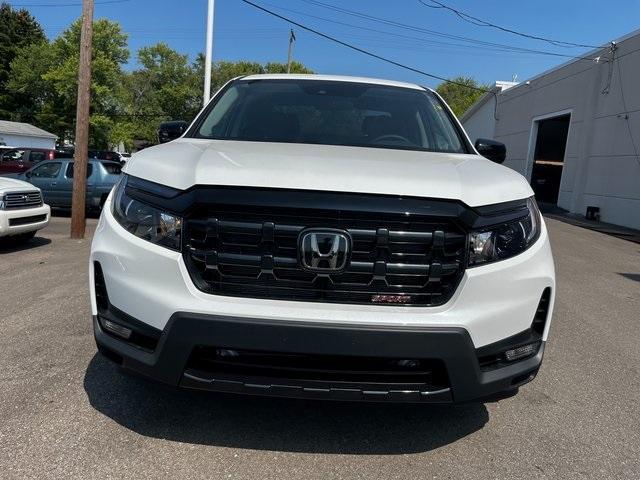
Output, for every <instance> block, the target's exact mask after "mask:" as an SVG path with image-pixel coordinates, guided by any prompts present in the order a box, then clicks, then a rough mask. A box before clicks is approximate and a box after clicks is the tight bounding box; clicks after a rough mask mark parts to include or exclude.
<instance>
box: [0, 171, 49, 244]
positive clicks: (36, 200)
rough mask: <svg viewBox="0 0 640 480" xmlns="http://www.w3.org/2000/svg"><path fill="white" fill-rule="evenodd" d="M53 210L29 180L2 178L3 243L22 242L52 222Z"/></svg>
mask: <svg viewBox="0 0 640 480" xmlns="http://www.w3.org/2000/svg"><path fill="white" fill-rule="evenodd" d="M50 217H51V209H50V208H49V205H46V204H45V203H44V202H43V201H42V192H41V191H40V189H39V188H37V187H34V186H33V185H31V184H30V183H27V182H23V181H22V180H16V179H14V178H7V177H0V242H7V241H9V242H15V243H22V242H28V241H29V240H31V239H32V238H33V237H34V236H35V234H36V232H37V231H38V230H40V229H42V228H44V227H46V226H47V225H48V224H49V218H50Z"/></svg>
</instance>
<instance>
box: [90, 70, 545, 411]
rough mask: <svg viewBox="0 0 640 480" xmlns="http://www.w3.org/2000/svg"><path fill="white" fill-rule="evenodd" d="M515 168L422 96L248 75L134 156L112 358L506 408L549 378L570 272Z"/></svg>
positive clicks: (160, 372)
mask: <svg viewBox="0 0 640 480" xmlns="http://www.w3.org/2000/svg"><path fill="white" fill-rule="evenodd" d="M505 155H506V147H505V146H504V145H503V144H500V143H498V142H495V141H492V140H478V141H477V142H476V144H475V145H472V144H471V142H470V141H469V138H468V137H467V135H466V134H465V132H464V130H463V129H462V127H461V126H460V123H459V122H458V121H457V119H456V118H455V117H454V115H453V114H452V113H451V110H450V109H449V108H448V107H447V105H446V104H445V103H444V102H443V100H442V99H441V98H440V97H439V96H438V95H437V93H436V92H434V91H432V90H430V89H427V88H424V87H421V86H419V85H413V84H406V83H400V82H391V81H384V80H376V79H363V78H349V77H333V76H331V77H330V76H321V75H316V76H313V75H312V76H304V75H252V76H248V77H243V78H238V79H235V80H233V81H231V82H230V83H229V84H227V85H226V86H225V87H224V88H222V89H221V90H220V91H219V92H218V93H217V94H216V95H215V96H214V98H213V100H212V101H211V102H210V103H209V105H207V107H206V108H205V109H204V110H203V111H202V112H201V113H200V115H199V116H198V117H197V118H196V120H195V122H194V123H193V124H192V125H191V126H190V127H189V129H188V130H187V131H186V132H185V133H184V134H182V136H181V137H180V138H179V139H176V140H174V141H170V142H168V143H166V144H163V145H159V146H156V147H152V148H149V149H145V150H144V151H142V152H140V153H138V154H136V155H135V156H134V157H133V158H132V159H131V160H130V161H129V162H127V166H126V167H125V170H124V173H125V175H123V177H122V179H121V181H120V182H119V184H118V185H117V186H116V188H115V189H114V190H113V192H112V194H111V196H110V197H109V199H108V200H107V202H106V204H105V207H104V209H103V211H102V217H101V219H100V224H99V225H98V228H97V231H96V235H95V236H94V239H93V246H92V250H91V263H90V271H91V275H90V279H91V292H92V310H93V321H94V331H95V336H96V342H97V344H98V348H99V349H100V351H101V352H102V353H103V354H104V355H105V356H107V357H108V358H110V359H112V360H114V361H115V362H117V363H118V364H119V365H122V366H123V367H125V368H128V369H131V370H134V371H137V372H139V373H142V374H144V375H147V376H149V377H151V378H155V379H157V380H160V381H162V382H165V383H167V384H170V385H180V386H182V387H187V388H197V389H205V390H213V391H224V392H235V393H246V394H262V395H274V396H286V397H302V398H327V399H336V400H362V401H390V402H394V401H399V402H402V401H406V402H435V403H441V402H467V401H470V400H483V399H485V398H495V397H496V396H504V395H511V394H513V393H514V392H515V391H517V389H518V388H519V387H520V386H521V385H524V384H525V383H527V382H529V381H531V380H532V379H533V378H534V377H535V376H536V373H537V372H538V369H539V368H540V364H541V362H542V355H543V352H544V347H545V342H546V340H547V335H548V332H549V324H550V322H551V311H552V309H553V299H554V293H555V274H554V267H553V258H552V255H551V248H550V245H549V237H548V236H547V230H546V227H545V224H544V221H543V219H542V217H541V215H540V212H539V211H538V208H537V206H536V202H535V200H534V198H533V192H532V190H531V187H530V186H529V185H528V183H527V181H526V180H525V179H524V178H523V177H522V176H521V175H519V174H518V173H516V172H515V171H513V170H511V169H509V168H505V167H503V166H501V165H498V163H501V162H502V161H503V160H504V159H505ZM491 160H493V161H491Z"/></svg>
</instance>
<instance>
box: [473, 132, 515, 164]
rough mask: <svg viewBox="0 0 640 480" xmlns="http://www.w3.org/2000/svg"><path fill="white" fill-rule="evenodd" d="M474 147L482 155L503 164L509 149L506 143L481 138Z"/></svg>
mask: <svg viewBox="0 0 640 480" xmlns="http://www.w3.org/2000/svg"><path fill="white" fill-rule="evenodd" d="M474 146H475V147H476V150H477V151H478V153H479V154H480V155H482V156H483V157H484V158H488V159H489V160H491V161H492V162H496V163H502V162H504V160H505V158H507V147H506V146H505V144H504V143H500V142H496V141H495V140H489V139H487V138H479V139H477V140H476V143H475V144H474Z"/></svg>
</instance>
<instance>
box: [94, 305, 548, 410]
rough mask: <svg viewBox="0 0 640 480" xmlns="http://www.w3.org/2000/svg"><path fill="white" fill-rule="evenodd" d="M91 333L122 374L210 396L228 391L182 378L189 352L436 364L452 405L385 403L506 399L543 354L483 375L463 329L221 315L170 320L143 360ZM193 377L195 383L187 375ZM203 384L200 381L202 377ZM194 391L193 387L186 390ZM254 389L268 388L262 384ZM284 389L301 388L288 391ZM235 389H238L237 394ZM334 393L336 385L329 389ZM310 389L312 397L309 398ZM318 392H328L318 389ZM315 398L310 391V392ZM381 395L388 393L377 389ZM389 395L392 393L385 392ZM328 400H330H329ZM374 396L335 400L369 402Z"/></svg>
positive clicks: (246, 386) (299, 392)
mask: <svg viewBox="0 0 640 480" xmlns="http://www.w3.org/2000/svg"><path fill="white" fill-rule="evenodd" d="M94 333H95V338H96V342H97V344H98V346H99V348H100V349H101V350H104V351H108V352H109V355H110V357H111V358H117V359H118V360H120V359H121V361H120V364H121V365H122V366H123V367H124V368H127V369H131V370H134V371H136V372H138V373H140V374H143V375H146V376H149V377H151V378H154V379H156V380H158V381H161V382H164V383H167V384H170V385H182V386H184V387H190V388H202V389H205V390H212V391H230V389H229V385H228V384H224V382H223V383H221V382H216V381H212V380H215V378H214V377H211V378H205V381H202V382H198V381H197V379H196V380H194V379H193V378H188V377H187V378H185V375H184V373H185V369H186V367H187V364H188V361H189V357H190V355H191V352H192V351H193V349H194V348H195V347H196V346H199V345H210V346H216V345H217V346H224V347H225V348H237V349H246V350H260V351H266V352H269V351H271V352H285V353H286V352H294V353H295V352H305V353H309V354H326V355H352V356H365V357H368V356H373V357H392V358H432V359H438V360H442V361H443V362H444V364H445V367H446V370H447V376H448V379H449V383H450V388H451V398H449V399H444V400H443V397H441V396H434V397H430V396H428V395H425V396H421V397H418V398H419V399H418V400H416V398H415V396H411V395H409V396H406V397H402V396H400V397H398V396H389V397H386V400H389V401H420V402H422V401H437V402H442V401H453V402H467V401H473V400H478V399H484V398H488V397H492V396H495V395H499V394H503V393H505V392H509V391H512V390H513V389H514V388H517V387H518V386H519V385H520V384H522V383H526V381H529V380H528V379H531V378H533V377H532V375H535V372H537V370H538V368H539V367H540V364H541V362H542V356H543V352H544V343H542V344H541V347H540V349H539V351H538V353H537V354H536V355H535V356H533V357H530V358H527V359H525V360H523V361H518V362H514V363H513V364H510V365H508V366H505V367H503V368H497V369H494V370H491V371H489V372H484V371H482V370H481V369H480V366H479V363H478V360H477V352H476V349H475V348H474V345H473V342H472V340H471V337H470V336H469V334H468V333H467V331H466V330H464V329H462V328H455V327H446V328H433V327H403V326H372V325H342V324H340V325H334V324H316V323H305V322H292V321H265V320H258V319H252V318H235V317H226V316H221V315H202V314H193V313H184V312H178V313H175V314H174V315H172V317H171V318H170V319H169V322H168V323H167V326H166V327H165V329H164V331H163V333H162V335H161V337H160V340H159V342H158V346H157V348H156V349H155V351H154V352H146V351H143V350H141V349H139V348H136V347H134V346H132V345H129V344H127V343H126V342H124V341H122V340H121V339H118V338H115V337H113V336H110V335H108V334H106V333H105V332H104V331H103V330H102V328H101V326H100V323H99V322H98V321H97V318H95V317H94ZM193 376H196V377H197V376H198V375H194V374H192V377H193ZM202 378H204V377H202ZM227 380H231V381H234V382H240V383H242V386H241V387H239V386H238V384H233V387H232V388H231V390H234V389H235V390H236V391H237V392H239V393H253V394H261V395H274V394H276V395H284V396H291V397H302V398H326V397H327V395H326V392H320V393H321V395H320V396H318V395H317V394H318V392H316V391H315V390H314V389H313V388H314V387H311V386H310V385H309V384H305V385H304V387H306V388H307V390H305V389H304V388H295V389H284V390H281V391H280V392H279V393H278V392H276V391H274V390H270V389H268V388H265V389H260V388H253V387H252V385H253V384H252V383H251V379H247V378H242V377H239V378H236V379H229V378H227ZM194 381H196V382H197V384H196V385H194V384H193V382H194ZM262 382H263V383H261V385H273V384H274V383H268V382H267V381H266V380H264V379H263V380H262ZM288 385H289V386H293V387H296V386H298V387H299V386H301V385H300V384H296V383H293V384H291V383H289V384H288ZM236 387H237V388H236ZM335 387H336V388H341V387H340V385H335ZM309 388H311V390H309ZM322 388H324V389H325V390H326V389H327V388H329V389H331V388H332V387H331V386H329V387H327V384H326V383H325V384H323V387H322ZM316 390H317V389H316ZM378 390H379V391H381V392H387V391H389V388H385V386H384V385H380V386H379V387H378ZM391 390H392V389H391ZM329 397H331V395H329ZM377 398H378V399H379V397H377V396H376V395H369V396H367V397H366V398H362V395H359V396H358V398H343V397H342V396H341V395H338V397H337V398H336V399H342V400H349V399H353V400H376V399H377Z"/></svg>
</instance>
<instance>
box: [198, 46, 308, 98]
mask: <svg viewBox="0 0 640 480" xmlns="http://www.w3.org/2000/svg"><path fill="white" fill-rule="evenodd" d="M193 68H194V70H195V73H196V78H198V79H202V78H203V77H204V56H203V55H198V57H197V58H196V61H195V63H194V66H193ZM259 73H287V64H286V63H278V62H268V63H266V64H264V65H263V64H261V63H258V62H250V61H247V60H240V61H235V62H231V61H226V60H222V61H219V62H214V64H213V65H212V67H211V91H212V92H211V93H215V92H216V91H217V90H218V89H219V88H220V87H222V86H223V85H224V84H225V83H227V82H228V81H229V80H231V79H232V78H235V77H241V76H244V75H254V74H259ZM291 73H314V72H313V70H311V69H309V68H307V67H306V66H304V65H303V64H302V63H300V62H291ZM202 86H203V83H202V81H200V88H201V89H202Z"/></svg>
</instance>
